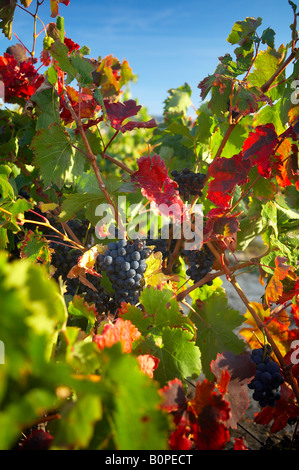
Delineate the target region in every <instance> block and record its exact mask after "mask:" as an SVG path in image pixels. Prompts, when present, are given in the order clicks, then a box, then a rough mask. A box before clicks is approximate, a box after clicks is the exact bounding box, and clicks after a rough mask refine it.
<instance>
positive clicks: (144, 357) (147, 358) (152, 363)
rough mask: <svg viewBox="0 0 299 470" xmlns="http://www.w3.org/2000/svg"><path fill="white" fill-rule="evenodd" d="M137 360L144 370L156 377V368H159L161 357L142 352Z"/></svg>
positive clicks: (151, 376)
mask: <svg viewBox="0 0 299 470" xmlns="http://www.w3.org/2000/svg"><path fill="white" fill-rule="evenodd" d="M137 360H138V362H139V365H140V368H141V370H142V372H144V373H145V374H146V375H148V376H149V377H150V378H151V379H152V378H153V377H154V370H156V369H157V367H158V365H159V362H160V359H159V358H158V357H155V356H152V355H151V354H140V355H139V356H137Z"/></svg>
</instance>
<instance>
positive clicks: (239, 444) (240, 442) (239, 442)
mask: <svg viewBox="0 0 299 470" xmlns="http://www.w3.org/2000/svg"><path fill="white" fill-rule="evenodd" d="M234 439H235V445H234V450H248V447H247V446H246V444H244V437H241V438H238V437H235V438H234Z"/></svg>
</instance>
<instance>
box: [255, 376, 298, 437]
mask: <svg viewBox="0 0 299 470" xmlns="http://www.w3.org/2000/svg"><path fill="white" fill-rule="evenodd" d="M280 391H281V398H280V400H278V401H277V402H276V405H275V406H274V407H272V406H266V407H265V408H263V409H262V410H261V411H260V412H259V413H257V414H256V415H255V418H254V421H255V423H257V424H262V425H264V426H265V425H268V424H270V423H271V422H272V424H271V428H270V431H271V432H272V433H275V432H278V431H281V430H282V429H284V428H285V427H286V426H287V424H288V420H289V419H297V418H298V416H299V406H298V405H297V404H296V403H295V400H294V398H295V397H294V393H293V391H292V390H291V389H290V388H289V387H287V386H286V385H285V384H282V385H281V388H280Z"/></svg>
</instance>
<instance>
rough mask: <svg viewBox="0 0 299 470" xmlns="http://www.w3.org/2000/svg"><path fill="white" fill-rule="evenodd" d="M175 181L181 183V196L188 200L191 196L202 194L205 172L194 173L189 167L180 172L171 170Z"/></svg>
mask: <svg viewBox="0 0 299 470" xmlns="http://www.w3.org/2000/svg"><path fill="white" fill-rule="evenodd" d="M171 176H173V178H174V181H175V182H176V183H177V184H178V185H179V188H178V190H179V193H180V196H181V197H183V198H184V199H185V201H188V200H189V199H190V196H202V189H203V187H204V184H205V181H206V175H205V174H204V173H194V172H193V171H191V170H189V169H188V168H184V169H183V170H181V171H180V172H178V171H177V170H173V171H172V172H171Z"/></svg>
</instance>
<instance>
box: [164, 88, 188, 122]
mask: <svg viewBox="0 0 299 470" xmlns="http://www.w3.org/2000/svg"><path fill="white" fill-rule="evenodd" d="M191 91H192V90H191V88H190V86H189V85H188V83H185V84H184V85H182V86H180V87H178V88H175V89H174V88H172V89H171V90H169V91H168V93H169V96H168V98H167V99H166V100H165V101H164V112H163V114H164V115H165V117H167V118H168V119H169V118H173V117H178V116H185V115H186V113H187V110H188V108H189V106H190V105H191V99H190V97H191Z"/></svg>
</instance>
